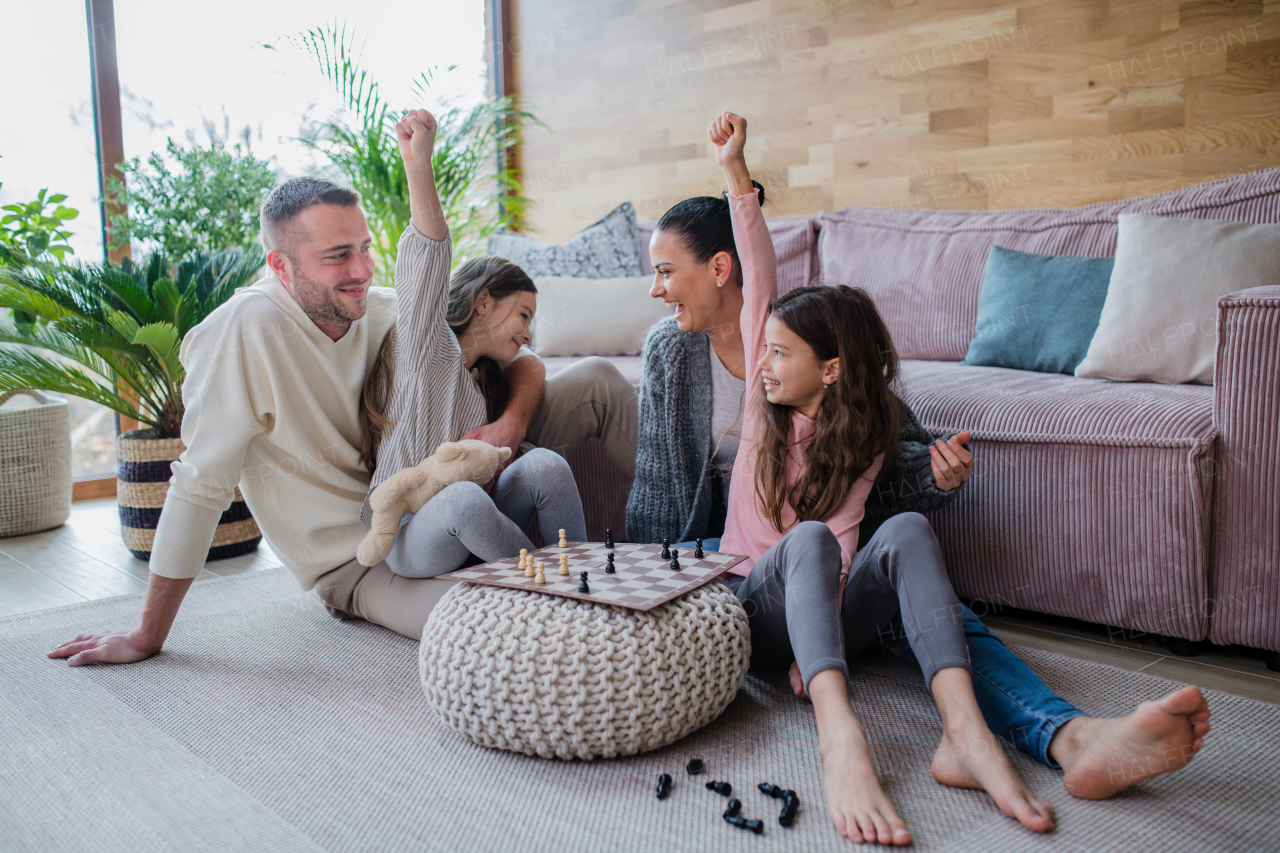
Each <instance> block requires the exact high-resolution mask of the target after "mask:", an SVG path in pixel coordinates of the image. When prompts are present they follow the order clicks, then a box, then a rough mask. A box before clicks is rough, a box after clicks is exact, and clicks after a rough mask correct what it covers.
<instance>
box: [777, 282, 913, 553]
mask: <svg viewBox="0 0 1280 853" xmlns="http://www.w3.org/2000/svg"><path fill="white" fill-rule="evenodd" d="M769 311H770V313H771V314H772V315H773V317H774V318H775V319H776V320H778V322H780V323H782V324H783V325H785V326H786V327H787V328H788V329H790V330H791V331H792V332H794V333H795V334H796V335H798V336H799V337H800V339H801V340H803V341H804V342H805V343H806V344H808V345H809V346H810V347H811V348H812V349H813V352H814V355H815V356H816V357H817V359H818V360H819V361H829V360H831V359H833V358H838V359H839V360H840V376H839V378H838V379H837V380H836V381H835V382H834V383H833V384H832V385H831V387H830V388H828V389H827V393H826V396H825V397H823V400H822V404H821V406H820V407H819V409H818V416H817V418H816V419H815V424H814V435H813V439H812V441H811V442H809V443H808V446H807V447H806V448H805V449H804V459H805V468H804V472H803V474H801V475H800V478H799V480H798V481H797V482H796V484H795V487H794V488H792V489H788V488H787V458H788V456H789V454H790V452H791V447H792V444H793V442H792V440H791V413H792V412H793V411H794V408H793V407H791V406H782V405H774V404H773V403H770V402H769V401H768V400H767V399H766V398H765V396H764V391H763V385H762V384H761V383H756V387H755V390H754V391H753V392H752V401H753V408H754V410H755V417H756V434H757V435H758V436H759V440H758V443H757V447H756V451H757V456H756V460H755V468H756V497H757V499H758V500H759V501H760V505H761V506H762V507H763V508H764V513H765V515H766V516H767V517H768V518H769V519H770V520H771V521H772V522H773V524H774V527H776V528H777V530H778V532H779V533H783V532H785V531H784V530H783V520H782V510H783V507H785V506H787V505H788V504H790V505H791V507H792V509H794V510H795V514H796V521H797V522H800V521H809V520H814V521H823V520H825V519H827V518H828V517H830V516H831V515H832V514H833V513H834V512H835V511H836V510H837V509H839V507H840V505H841V504H842V503H844V501H845V498H846V497H848V495H849V492H850V491H851V490H852V489H853V487H854V484H855V483H856V482H857V479H858V477H860V476H862V474H863V472H865V471H866V470H867V469H868V468H869V467H871V464H872V463H873V462H874V461H875V458H876V457H877V456H878V455H880V454H881V453H888V452H889V451H890V450H892V449H893V448H894V447H896V446H897V443H898V439H899V436H900V435H901V433H902V425H903V421H904V413H903V411H902V403H901V402H900V401H899V400H898V398H897V396H896V395H895V394H894V392H893V384H894V382H895V380H896V379H897V376H898V355H897V353H896V352H895V350H894V348H893V340H892V339H891V338H890V337H889V330H888V328H887V327H886V326H885V324H884V320H883V319H881V317H880V313H879V312H878V311H876V307H875V304H874V303H873V302H872V301H871V297H870V296H868V295H867V293H866V291H864V290H862V289H860V288H853V287H846V286H844V285H834V286H824V285H814V286H810V287H802V288H798V289H796V290H793V291H791V292H790V293H787V294H785V295H784V296H780V297H778V298H777V299H775V300H774V301H773V302H772V303H771V304H770V305H769ZM887 467H888V466H887V465H886V466H882V468H881V472H880V473H881V475H884V474H885V473H887V471H886V470H885V469H886V468H887Z"/></svg>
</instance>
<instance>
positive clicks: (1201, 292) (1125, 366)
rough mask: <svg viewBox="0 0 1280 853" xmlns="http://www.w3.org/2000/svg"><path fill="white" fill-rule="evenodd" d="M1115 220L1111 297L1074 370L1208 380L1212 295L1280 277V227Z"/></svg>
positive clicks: (1213, 333)
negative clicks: (1080, 360)
mask: <svg viewBox="0 0 1280 853" xmlns="http://www.w3.org/2000/svg"><path fill="white" fill-rule="evenodd" d="M1117 219H1118V222H1119V233H1118V235H1117V239H1116V264H1115V268H1114V270H1112V273H1111V283H1110V285H1109V287H1108V289H1107V299H1106V302H1104V303H1103V306H1102V316H1101V317H1100V318H1099V321H1098V330H1097V331H1096V332H1095V333H1094V335H1093V340H1092V341H1091V342H1090V344H1089V352H1088V355H1086V356H1085V358H1084V361H1082V362H1080V364H1079V365H1077V367H1076V371H1075V373H1076V376H1082V377H1090V378H1098V379H1117V380H1121V381H1133V380H1145V381H1149V382H1161V383H1165V384H1170V385H1172V384H1178V383H1182V382H1198V383H1200V384H1203V385H1211V384H1213V361H1214V356H1215V354H1216V352H1217V310H1218V309H1217V305H1218V299H1219V298H1220V297H1223V296H1225V295H1227V294H1228V293H1234V292H1235V291H1237V290H1245V289H1246V288H1250V287H1261V286H1264V285H1272V284H1276V283H1277V282H1280V225H1248V224H1245V223H1242V222H1219V221H1215V220H1205V219H1179V218H1173V217H1165V216H1147V215H1143V214H1134V213H1123V214H1120V216H1119V217H1117Z"/></svg>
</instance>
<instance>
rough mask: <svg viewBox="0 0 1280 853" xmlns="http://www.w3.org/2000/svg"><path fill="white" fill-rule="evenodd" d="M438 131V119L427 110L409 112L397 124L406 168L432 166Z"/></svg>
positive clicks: (397, 136)
mask: <svg viewBox="0 0 1280 853" xmlns="http://www.w3.org/2000/svg"><path fill="white" fill-rule="evenodd" d="M437 129H438V126H437V124H436V117H435V116H433V115H432V114H431V113H429V112H427V111H426V110H408V111H406V112H405V114H404V115H403V116H402V117H401V119H400V121H398V122H396V140H397V141H398V142H399V143H400V156H401V157H403V158H404V164H405V166H412V165H423V164H425V165H427V166H430V165H431V151H432V149H433V148H434V147H435V144H436V130H437Z"/></svg>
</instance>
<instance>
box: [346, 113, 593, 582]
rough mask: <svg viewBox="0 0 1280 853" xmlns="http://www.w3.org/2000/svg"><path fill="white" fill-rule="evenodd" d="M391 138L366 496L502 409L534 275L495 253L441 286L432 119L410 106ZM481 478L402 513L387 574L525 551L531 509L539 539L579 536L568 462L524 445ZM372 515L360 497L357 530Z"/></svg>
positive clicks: (445, 268)
mask: <svg viewBox="0 0 1280 853" xmlns="http://www.w3.org/2000/svg"><path fill="white" fill-rule="evenodd" d="M396 135H397V137H398V139H399V143H400V155H401V157H403V158H404V164H405V173H406V175H407V177H408V181H409V207H410V211H411V213H412V217H413V220H412V224H410V226H409V227H408V228H406V229H405V232H404V235H403V236H401V238H400V247H399V257H398V259H397V262H396V305H397V310H398V316H397V319H396V327H395V329H394V330H393V331H392V332H391V333H390V334H388V336H387V340H386V341H384V342H383V344H382V348H381V349H380V350H379V352H378V357H377V359H376V361H375V363H374V366H373V368H372V369H371V370H370V374H369V378H368V380H367V381H366V383H365V389H364V393H362V394H361V405H360V410H361V426H362V430H363V432H364V456H365V460H366V464H368V465H370V466H371V467H372V468H373V472H374V473H373V479H372V482H371V483H370V484H369V491H370V492H372V491H373V490H374V489H375V488H377V487H378V485H379V484H381V483H382V482H383V481H385V480H386V479H387V478H388V477H390V476H391V475H393V474H395V473H396V472H398V471H400V470H403V469H404V468H406V467H410V466H413V465H417V464H418V463H419V462H421V461H422V460H423V459H425V458H427V457H428V456H430V455H431V454H433V453H435V451H436V448H438V447H439V446H440V444H442V443H443V442H446V441H457V440H459V439H460V438H462V436H463V435H464V434H466V433H467V432H468V431H469V430H471V429H474V428H476V427H478V426H481V425H483V424H485V423H488V422H489V421H490V420H492V419H494V418H496V417H497V415H498V414H500V413H501V411H502V408H503V406H504V405H505V403H506V385H505V382H504V381H503V378H502V371H501V368H500V365H502V364H506V363H508V362H510V361H511V360H512V359H514V358H515V357H516V354H517V353H518V351H519V349H520V347H521V346H523V345H524V344H526V343H528V341H529V339H530V338H529V321H530V320H532V318H533V312H534V310H535V309H536V307H537V290H536V288H535V287H534V285H533V281H532V280H531V279H530V278H529V276H528V275H527V274H526V273H525V272H524V270H522V269H520V267H518V266H516V265H515V264H513V263H511V262H510V261H507V260H505V259H503V258H493V257H487V258H477V259H476V260H473V261H469V262H468V263H466V264H464V265H463V266H462V267H460V268H459V269H458V271H457V272H456V273H455V274H454V276H453V281H452V283H450V281H449V265H450V261H451V259H452V243H451V242H450V240H449V229H448V225H447V224H446V223H445V220H444V211H443V210H442V209H441V207H440V198H439V195H438V194H437V192H436V186H435V175H434V173H433V171H432V166H431V153H432V149H433V147H434V145H435V136H436V120H435V117H434V116H432V115H431V114H430V113H429V112H427V111H426V110H411V111H409V112H408V113H406V114H405V116H404V117H403V118H402V119H401V120H400V122H399V123H398V124H397V125H396ZM393 354H394V367H393V364H392V356H393ZM388 386H390V400H387V399H386V398H387V389H388ZM384 433H385V435H384ZM492 485H493V489H492V496H490V494H489V493H487V492H486V491H485V489H484V488H482V487H481V486H477V485H476V484H475V483H470V482H464V483H454V484H453V485H451V486H448V487H447V488H445V489H444V490H443V491H441V492H440V493H439V494H438V495H436V496H435V497H434V498H432V499H431V500H430V501H428V502H427V503H426V505H425V506H423V507H422V509H420V510H419V511H418V512H417V513H414V514H411V515H407V516H405V518H404V519H402V521H401V525H400V532H399V533H398V534H397V535H396V541H395V545H394V546H393V547H392V549H391V553H390V554H389V555H388V556H387V565H388V566H389V567H390V568H391V570H392V571H393V572H395V573H396V574H398V575H402V576H404V577H414V578H427V577H434V576H435V575H439V574H443V573H445V572H450V571H453V570H454V569H458V568H461V567H462V566H463V565H466V564H467V563H468V562H469V561H470V560H472V559H473V558H478V559H479V560H481V561H486V562H487V561H489V560H496V559H501V558H507V557H514V556H516V555H517V554H518V553H519V552H520V549H521V548H528V549H530V550H533V547H534V546H533V543H532V542H530V541H529V538H528V537H527V536H525V534H524V532H523V531H524V529H525V528H526V527H527V526H528V525H529V523H530V522H531V521H532V520H533V517H534V515H535V513H536V514H537V518H538V526H539V530H540V531H541V533H542V538H543V541H548V542H549V541H555V539H556V538H558V531H559V530H560V529H561V528H563V529H564V531H565V535H566V537H567V538H568V539H570V540H572V541H585V540H586V536H587V533H586V523H585V521H584V520H583V514H582V499H581V497H580V496H579V495H578V487H577V485H576V483H574V480H573V474H572V472H570V470H569V463H568V462H566V461H565V460H564V458H563V457H561V456H559V455H558V454H556V453H553V452H552V451H550V450H544V449H542V448H534V449H532V450H530V451H528V452H527V453H525V454H524V455H523V456H521V457H520V458H519V459H517V460H515V461H514V462H512V463H511V464H510V465H508V466H507V467H506V469H504V470H503V471H502V473H501V474H500V475H499V476H498V478H497V480H496V481H495V482H494V483H493V484H492ZM371 517H372V510H371V508H370V506H369V501H368V498H366V499H365V504H364V509H363V511H362V513H361V520H362V521H363V522H364V523H365V525H366V526H367V525H368V524H369V522H370V519H371Z"/></svg>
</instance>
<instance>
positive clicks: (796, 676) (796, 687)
mask: <svg viewBox="0 0 1280 853" xmlns="http://www.w3.org/2000/svg"><path fill="white" fill-rule="evenodd" d="M787 678H789V679H790V680H791V692H792V693H794V694H796V695H797V696H799V697H800V698H801V699H808V698H809V694H808V693H806V692H805V689H804V679H803V678H801V677H800V664H798V663H796V662H795V661H792V662H791V669H790V671H789V672H787Z"/></svg>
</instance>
